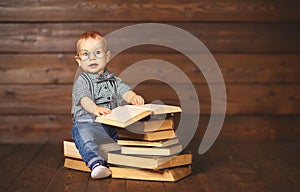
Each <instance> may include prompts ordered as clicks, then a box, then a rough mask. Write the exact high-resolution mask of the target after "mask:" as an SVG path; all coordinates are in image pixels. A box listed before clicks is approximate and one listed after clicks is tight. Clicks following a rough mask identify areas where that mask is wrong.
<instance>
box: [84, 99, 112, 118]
mask: <svg viewBox="0 0 300 192" xmlns="http://www.w3.org/2000/svg"><path fill="white" fill-rule="evenodd" d="M80 104H81V106H82V107H83V108H84V109H85V110H86V111H87V112H89V113H92V114H94V115H96V116H101V115H106V114H109V113H111V110H110V109H107V108H105V107H100V106H97V105H96V104H95V103H94V101H93V100H92V99H91V98H89V97H82V98H81V100H80Z"/></svg>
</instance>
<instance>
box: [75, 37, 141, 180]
mask: <svg viewBox="0 0 300 192" xmlns="http://www.w3.org/2000/svg"><path fill="white" fill-rule="evenodd" d="M109 59H110V52H109V51H108V50H107V46H106V42H105V39H104V38H103V37H102V35H101V34H100V33H98V32H95V31H88V32H85V33H83V34H82V35H81V36H80V38H79V40H78V42H77V55H76V56H75V60H76V61H77V63H78V65H79V67H81V69H82V71H83V73H82V74H81V75H80V76H78V78H77V79H76V80H75V82H74V86H73V92H72V111H71V113H72V117H73V128H72V131H71V134H72V137H73V139H74V142H75V145H76V147H77V148H78V150H79V152H80V155H81V156H82V159H83V160H84V162H85V163H86V165H87V166H88V167H89V168H90V169H91V177H92V178H93V179H100V178H105V177H108V176H110V175H111V172H110V170H109V168H108V167H106V162H105V160H104V159H103V157H101V155H100V154H99V153H98V147H99V145H101V144H104V143H113V142H115V140H116V139H117V137H118V136H117V131H116V130H115V128H114V127H112V126H108V125H104V124H100V123H96V122H95V118H96V117H97V116H101V115H106V114H109V113H111V109H113V108H115V107H117V106H119V105H121V103H122V101H123V100H125V101H126V102H127V103H129V104H134V105H143V104H144V99H143V97H141V96H140V95H137V94H136V93H135V92H133V91H132V90H131V88H130V87H129V86H128V85H127V84H125V83H124V82H123V81H122V80H121V79H120V78H118V77H116V76H115V75H113V74H111V73H110V72H109V71H108V70H107V69H106V64H107V63H108V61H109Z"/></svg>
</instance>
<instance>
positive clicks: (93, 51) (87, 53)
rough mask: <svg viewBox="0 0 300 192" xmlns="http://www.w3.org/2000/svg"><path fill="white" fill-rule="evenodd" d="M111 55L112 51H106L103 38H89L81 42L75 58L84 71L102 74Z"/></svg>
mask: <svg viewBox="0 0 300 192" xmlns="http://www.w3.org/2000/svg"><path fill="white" fill-rule="evenodd" d="M109 57H110V52H109V51H106V47H105V43H104V42H103V40H101V39H99V38H97V39H93V38H88V39H86V40H84V39H83V40H82V41H81V42H80V44H79V47H78V56H76V57H75V59H76V61H77V63H78V65H79V66H81V68H82V70H83V71H85V72H88V73H97V74H102V73H103V72H104V68H105V66H106V64H107V62H108V61H109Z"/></svg>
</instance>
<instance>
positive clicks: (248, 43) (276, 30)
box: [0, 22, 300, 54]
mask: <svg viewBox="0 0 300 192" xmlns="http://www.w3.org/2000/svg"><path fill="white" fill-rule="evenodd" d="M132 24H134V23H31V24H27V23H0V28H1V29H2V30H1V31H0V37H1V39H2V40H1V41H0V52H4V53H9V52H10V53H16V52H17V53H33V52H34V53H53V52H54V53H74V54H75V43H76V41H77V40H78V37H79V35H80V34H82V33H83V32H85V31H87V30H98V31H100V32H101V33H102V34H103V35H106V34H108V33H110V32H113V31H115V30H117V29H120V28H122V27H127V26H129V25H132ZM171 25H173V26H176V27H179V28H181V29H183V30H186V31H187V32H189V33H191V34H193V35H194V36H195V37H197V38H198V39H199V40H200V41H202V42H203V43H204V45H206V46H207V47H208V49H209V50H210V51H211V52H213V53H299V51H300V50H299V38H298V35H299V25H296V24H294V23H215V22H213V23H171ZM144 30H148V29H144ZM146 32H147V31H143V29H141V32H140V34H144V33H145V34H146ZM145 38H146V37H145ZM147 38H149V37H148V36H147ZM172 38H174V40H176V41H177V42H178V45H184V44H186V43H187V41H186V38H183V37H182V36H181V35H179V36H178V35H177V36H175V35H174V36H172ZM128 39H129V40H130V39H136V36H135V34H133V33H132V35H128V36H125V35H124V36H122V37H120V38H119V39H117V40H116V41H118V42H119V43H122V42H124V43H125V42H126V40H128ZM163 39H165V37H164V36H162V37H161V38H158V39H157V41H161V40H163ZM189 47H190V46H188V48H187V50H186V52H194V51H195V50H194V48H193V47H191V48H190V49H189ZM128 51H130V52H144V53H145V52H148V53H154V52H159V53H162V52H164V53H170V52H171V53H172V52H173V53H174V52H175V51H174V50H172V49H169V48H163V47H161V46H153V45H143V46H138V47H136V48H131V49H128Z"/></svg>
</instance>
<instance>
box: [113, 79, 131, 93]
mask: <svg viewBox="0 0 300 192" xmlns="http://www.w3.org/2000/svg"><path fill="white" fill-rule="evenodd" d="M116 83H117V92H118V94H119V96H120V97H123V96H124V94H125V93H127V92H128V91H130V90H131V88H130V87H129V86H128V85H127V84H126V83H125V82H124V81H122V79H121V78H119V77H116Z"/></svg>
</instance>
